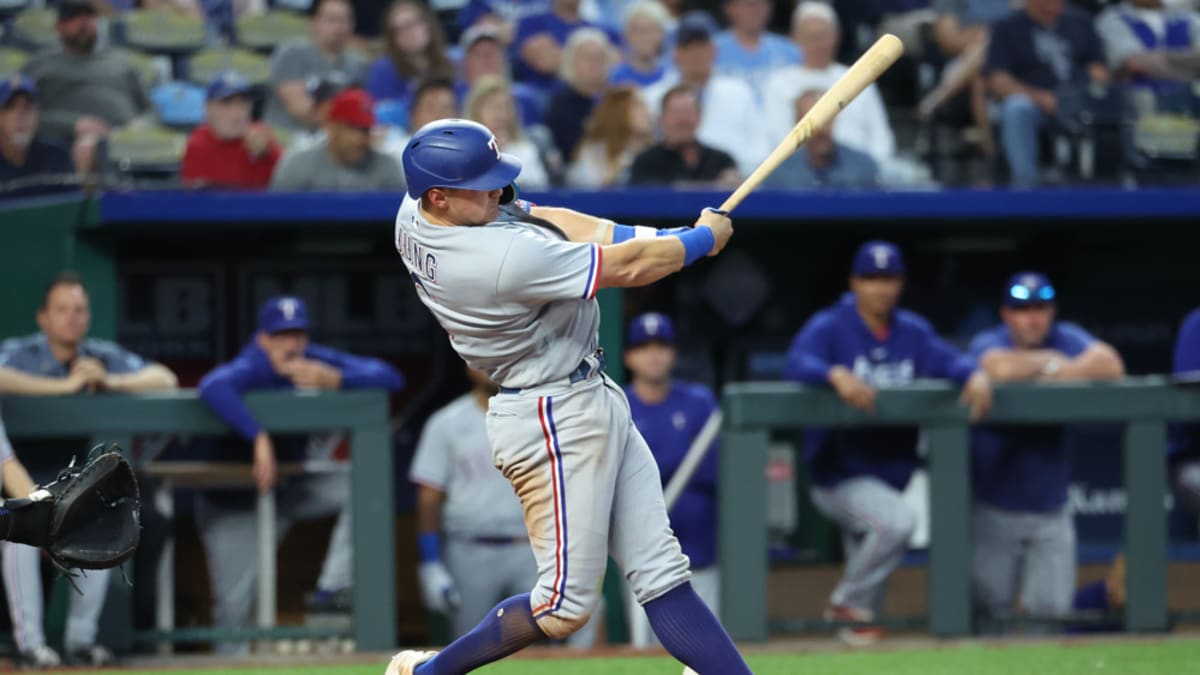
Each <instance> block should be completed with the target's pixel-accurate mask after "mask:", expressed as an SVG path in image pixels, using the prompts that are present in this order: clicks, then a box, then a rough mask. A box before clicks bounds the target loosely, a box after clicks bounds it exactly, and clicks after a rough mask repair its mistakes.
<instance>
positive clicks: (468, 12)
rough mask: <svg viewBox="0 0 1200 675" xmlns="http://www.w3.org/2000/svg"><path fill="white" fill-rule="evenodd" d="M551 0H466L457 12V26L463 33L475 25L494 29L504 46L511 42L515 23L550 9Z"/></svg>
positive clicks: (515, 28) (515, 27) (515, 31)
mask: <svg viewBox="0 0 1200 675" xmlns="http://www.w3.org/2000/svg"><path fill="white" fill-rule="evenodd" d="M550 2H551V0H467V4H466V5H465V6H464V7H463V8H462V10H461V11H459V13H458V27H459V28H460V29H461V30H462V32H463V33H466V31H467V30H469V29H471V28H474V27H476V26H488V27H489V28H492V29H494V30H496V32H497V34H498V35H499V36H500V39H501V41H503V42H504V44H505V45H506V46H508V45H512V44H513V38H514V37H515V36H516V33H517V24H519V23H521V21H522V20H523V19H525V18H527V17H531V16H537V15H541V14H544V13H546V12H549V11H550Z"/></svg>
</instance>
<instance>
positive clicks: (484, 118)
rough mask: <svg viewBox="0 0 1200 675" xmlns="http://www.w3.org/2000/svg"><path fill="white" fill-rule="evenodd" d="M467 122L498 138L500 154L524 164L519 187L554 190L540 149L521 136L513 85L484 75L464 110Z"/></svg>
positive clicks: (472, 89)
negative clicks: (488, 131) (513, 157)
mask: <svg viewBox="0 0 1200 675" xmlns="http://www.w3.org/2000/svg"><path fill="white" fill-rule="evenodd" d="M463 114H464V115H465V116H466V118H467V119H469V120H472V121H474V122H479V123H480V124H482V125H483V126H485V127H487V128H488V130H490V131H491V132H492V134H493V135H494V136H495V137H496V145H497V146H499V149H500V151H502V152H507V153H508V154H510V155H514V156H515V157H516V158H517V159H519V160H521V179H520V180H519V181H517V185H518V186H519V187H521V188H523V189H527V190H544V189H546V188H548V187H550V178H549V176H548V175H547V173H546V165H545V163H543V162H542V155H541V153H540V152H539V151H538V147H537V145H535V144H534V143H533V141H531V140H529V139H528V138H527V137H526V136H525V135H524V134H523V133H521V124H520V122H518V120H517V103H516V100H515V99H513V92H512V85H510V84H509V83H508V80H506V79H504V78H503V77H500V76H499V75H484V76H483V77H481V78H479V79H478V80H476V81H475V85H474V86H472V87H471V91H470V93H468V94H467V103H466V105H465V106H463Z"/></svg>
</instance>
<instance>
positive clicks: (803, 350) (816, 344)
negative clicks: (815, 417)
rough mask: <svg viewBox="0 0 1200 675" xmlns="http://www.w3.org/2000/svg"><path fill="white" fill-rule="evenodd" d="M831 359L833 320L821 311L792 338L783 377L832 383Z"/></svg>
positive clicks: (799, 380)
mask: <svg viewBox="0 0 1200 675" xmlns="http://www.w3.org/2000/svg"><path fill="white" fill-rule="evenodd" d="M832 362H833V319H831V318H830V317H828V316H825V315H823V314H818V315H817V316H815V317H813V318H812V319H809V321H808V323H806V324H804V327H803V328H801V329H800V332H799V333H797V334H796V337H795V338H793V339H792V346H791V347H789V348H788V353H787V365H785V366H784V369H783V376H784V377H786V378H787V379H789V380H796V381H797V382H803V383H804V384H829V379H828V378H829V369H830V368H831V367H833V363H832Z"/></svg>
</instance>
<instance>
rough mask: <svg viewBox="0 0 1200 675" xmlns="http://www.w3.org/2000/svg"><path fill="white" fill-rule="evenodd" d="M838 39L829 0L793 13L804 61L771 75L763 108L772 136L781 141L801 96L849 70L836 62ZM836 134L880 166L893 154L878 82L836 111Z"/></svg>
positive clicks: (810, 1)
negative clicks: (842, 108)
mask: <svg viewBox="0 0 1200 675" xmlns="http://www.w3.org/2000/svg"><path fill="white" fill-rule="evenodd" d="M839 38H840V29H839V28H838V18H837V14H835V13H834V12H833V9H832V8H831V7H830V6H829V5H828V4H826V3H824V2H817V1H816V0H807V1H806V2H801V3H800V4H798V5H796V11H794V12H793V13H792V39H793V40H795V41H796V44H797V45H799V47H800V49H801V53H803V54H804V61H803V62H802V63H801V64H800V65H796V66H786V67H784V68H780V69H778V70H776V71H775V72H774V73H772V74H771V76H770V77H768V78H767V81H766V86H765V88H764V89H765V92H764V99H763V100H764V109H763V112H764V114H765V116H766V120H767V127H768V136H769V137H770V138H772V139H781V138H783V137H784V136H786V135H787V133H788V132H789V131H791V130H792V126H793V125H795V124H796V118H795V114H794V113H795V110H796V99H797V98H798V97H799V96H800V94H802V93H804V92H806V91H811V90H814V89H818V90H826V89H829V88H830V87H832V86H833V83H834V82H837V81H838V79H840V78H841V77H842V75H844V74H845V73H846V71H847V70H849V68H847V67H846V66H844V65H842V64H840V63H837V62H836V61H834V60H833V59H834V56H835V55H836V54H837V49H838V40H839ZM833 138H834V139H835V140H836V141H837V142H838V143H840V144H842V145H845V146H847V147H851V148H854V149H856V150H860V151H862V152H865V153H867V154H869V155H871V156H872V157H874V158H875V161H876V162H877V163H879V164H883V163H885V162H887V161H888V160H890V159H891V158H892V155H893V153H894V152H895V150H896V140H895V137H894V136H893V135H892V128H891V126H889V125H888V117H887V110H886V109H885V108H884V107H883V98H882V97H880V96H879V89H878V88H876V86H875V85H874V84H871V85H869V86H868V87H867V88H866V89H864V90H863V92H862V93H861V94H859V95H858V97H857V98H855V99H854V101H853V102H851V103H850V105H849V106H847V107H846V109H845V110H843V111H841V112H839V113H838V114H837V117H835V118H834V120H833Z"/></svg>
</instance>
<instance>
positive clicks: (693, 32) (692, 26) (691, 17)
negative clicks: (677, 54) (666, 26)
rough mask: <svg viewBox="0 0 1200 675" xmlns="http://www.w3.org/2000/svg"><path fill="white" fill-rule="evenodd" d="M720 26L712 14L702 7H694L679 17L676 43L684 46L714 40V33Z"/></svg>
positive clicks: (678, 45)
mask: <svg viewBox="0 0 1200 675" xmlns="http://www.w3.org/2000/svg"><path fill="white" fill-rule="evenodd" d="M718 30H719V28H718V27H717V22H716V20H715V19H713V18H712V15H711V14H709V13H708V12H706V11H704V10H701V9H694V10H692V11H690V12H688V13H686V14H684V15H683V16H682V17H680V18H679V26H678V28H676V29H675V45H676V46H677V47H684V46H687V45H690V44H692V43H693V42H712V38H713V35H715V34H716V33H717V31H718Z"/></svg>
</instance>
